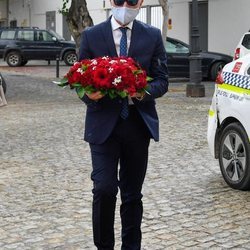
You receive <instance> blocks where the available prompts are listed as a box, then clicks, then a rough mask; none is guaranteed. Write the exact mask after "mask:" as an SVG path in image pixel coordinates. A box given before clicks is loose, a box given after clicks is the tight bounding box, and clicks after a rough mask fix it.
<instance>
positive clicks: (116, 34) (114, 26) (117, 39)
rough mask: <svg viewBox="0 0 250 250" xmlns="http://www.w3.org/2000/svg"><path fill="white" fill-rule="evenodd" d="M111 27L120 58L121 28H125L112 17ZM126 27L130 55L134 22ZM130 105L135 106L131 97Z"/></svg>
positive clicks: (129, 98) (129, 99)
mask: <svg viewBox="0 0 250 250" xmlns="http://www.w3.org/2000/svg"><path fill="white" fill-rule="evenodd" d="M111 27H112V32H113V38H114V43H115V48H116V52H117V55H118V56H119V55H120V40H121V37H122V32H121V30H120V29H119V28H120V27H124V26H121V25H120V24H119V23H117V21H116V20H115V18H114V17H113V16H112V17H111ZM126 27H127V28H128V30H127V53H128V50H129V46H130V41H131V30H132V27H133V21H132V22H130V23H129V24H128V25H126ZM128 104H129V105H133V104H134V103H133V101H132V99H131V97H128Z"/></svg>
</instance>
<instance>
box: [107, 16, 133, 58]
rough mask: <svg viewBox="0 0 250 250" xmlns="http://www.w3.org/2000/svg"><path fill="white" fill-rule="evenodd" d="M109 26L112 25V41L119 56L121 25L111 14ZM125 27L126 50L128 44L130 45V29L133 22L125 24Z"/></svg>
mask: <svg viewBox="0 0 250 250" xmlns="http://www.w3.org/2000/svg"><path fill="white" fill-rule="evenodd" d="M111 26H112V32H113V38H114V42H115V48H116V52H117V55H118V56H119V54H120V40H121V37H122V32H121V30H120V29H119V28H120V27H123V26H121V25H120V24H119V23H117V21H116V20H115V18H114V17H113V16H112V17H111ZM126 27H127V28H128V30H127V50H128V49H129V46H130V41H131V30H132V27H133V22H131V23H129V24H128V25H126ZM127 52H128V51H127Z"/></svg>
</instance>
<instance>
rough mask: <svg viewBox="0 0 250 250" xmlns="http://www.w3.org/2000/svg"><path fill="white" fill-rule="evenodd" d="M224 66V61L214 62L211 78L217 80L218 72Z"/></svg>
mask: <svg viewBox="0 0 250 250" xmlns="http://www.w3.org/2000/svg"><path fill="white" fill-rule="evenodd" d="M224 66H225V63H224V62H216V63H214V64H213V65H212V67H211V71H210V80H212V81H215V80H216V77H217V75H218V73H219V72H220V71H221V70H222V69H223V67H224Z"/></svg>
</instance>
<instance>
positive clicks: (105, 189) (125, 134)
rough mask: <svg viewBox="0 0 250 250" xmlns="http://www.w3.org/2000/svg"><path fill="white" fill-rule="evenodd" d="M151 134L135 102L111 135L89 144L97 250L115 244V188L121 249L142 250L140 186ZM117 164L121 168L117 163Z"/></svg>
mask: <svg viewBox="0 0 250 250" xmlns="http://www.w3.org/2000/svg"><path fill="white" fill-rule="evenodd" d="M149 142H150V133H149V131H148V129H147V127H146V125H145V123H144V121H143V120H142V118H141V116H140V114H139V113H138V111H137V110H136V107H135V106H134V105H132V106H129V117H128V118H127V119H126V120H123V119H121V118H120V119H119V120H118V122H117V124H116V126H115V128H114V130H113V132H112V134H111V136H110V137H109V138H108V139H107V140H106V141H105V142H104V143H103V144H101V145H97V144H90V149H91V157H92V165H93V171H92V174H91V179H92V181H93V185H94V187H93V211H92V215H93V217H92V220H93V234H94V243H95V245H96V247H97V248H98V249H99V250H104V249H105V250H112V249H114V245H115V239H114V238H115V236H114V218H115V207H116V196H117V193H118V189H119V190H120V195H121V206H120V216H121V224H122V248H121V249H123V250H129V249H130V250H137V249H138V250H139V249H141V221H142V213H143V206H142V185H143V182H144V178H145V174H146V169H147V163H148V147H149ZM119 165H120V168H118V166H119Z"/></svg>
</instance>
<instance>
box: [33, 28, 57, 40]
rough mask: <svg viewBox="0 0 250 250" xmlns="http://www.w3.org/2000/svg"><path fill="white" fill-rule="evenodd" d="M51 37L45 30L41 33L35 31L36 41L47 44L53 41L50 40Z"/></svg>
mask: <svg viewBox="0 0 250 250" xmlns="http://www.w3.org/2000/svg"><path fill="white" fill-rule="evenodd" d="M52 37H53V36H52V35H51V34H50V33H49V32H47V31H45V30H43V31H37V39H36V40H37V41H47V42H51V41H53V39H52Z"/></svg>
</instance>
